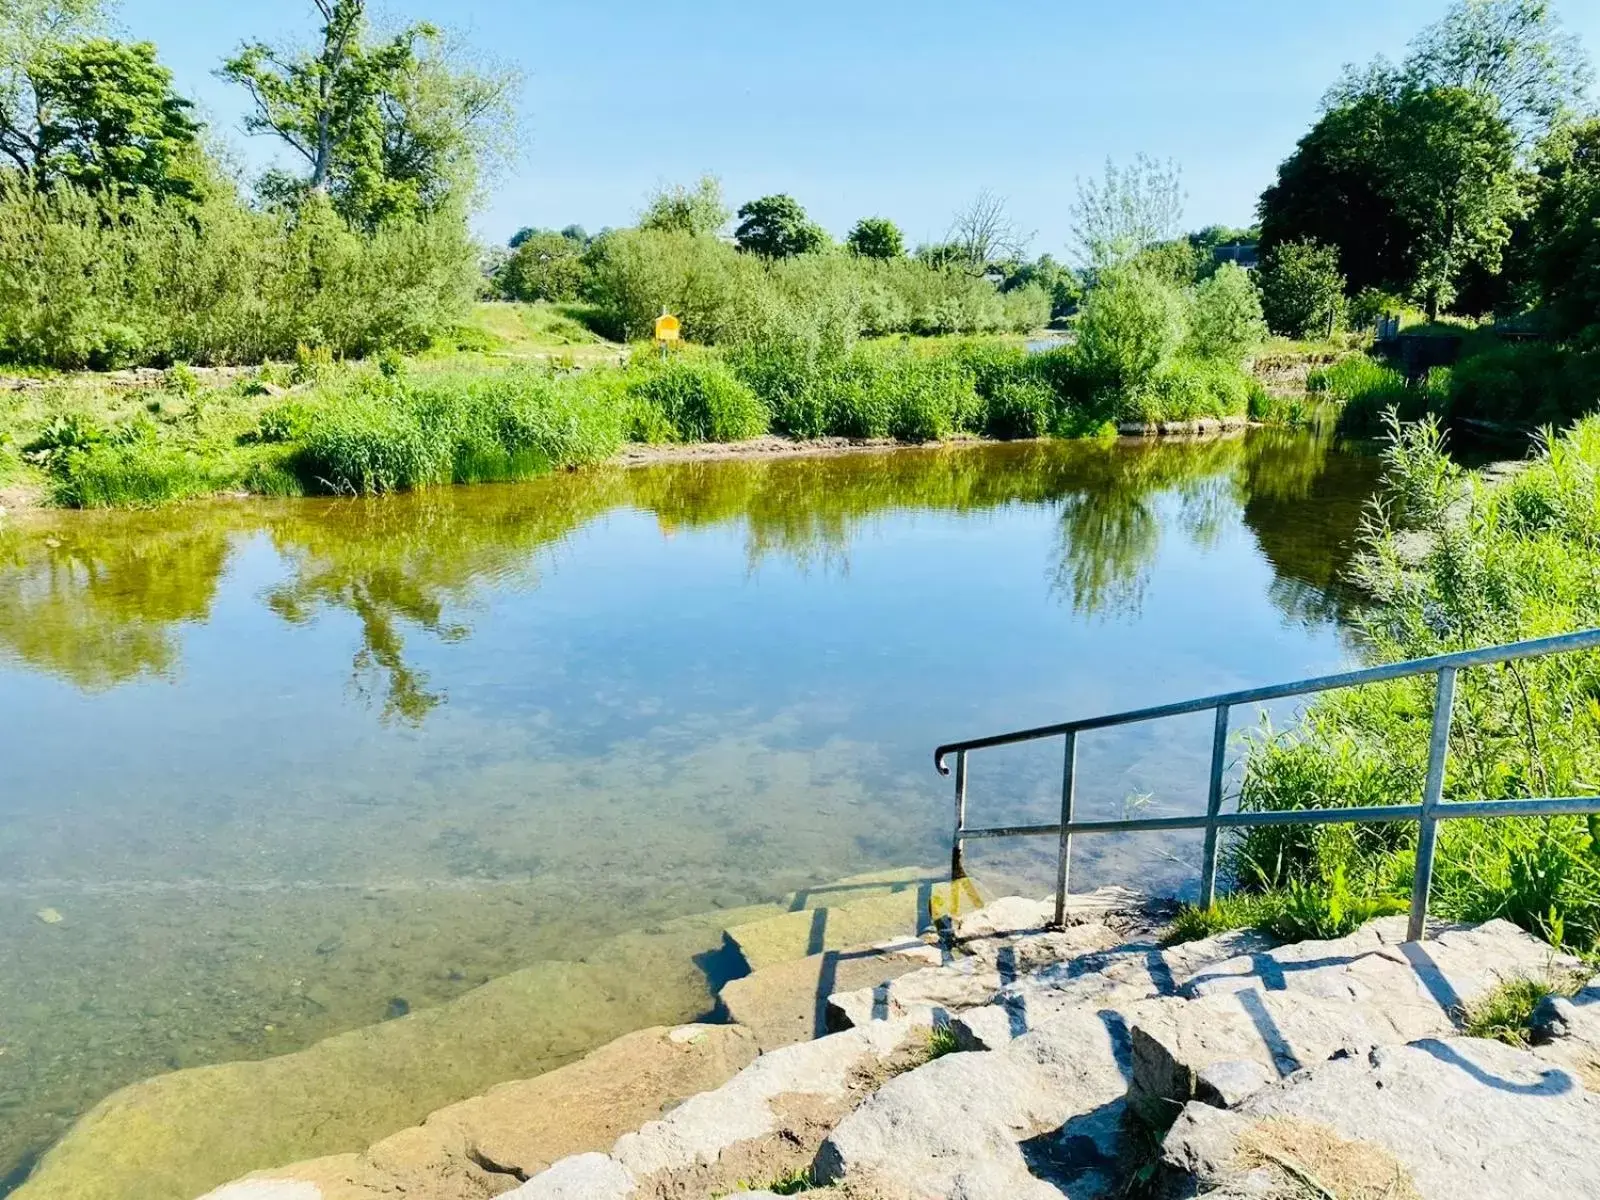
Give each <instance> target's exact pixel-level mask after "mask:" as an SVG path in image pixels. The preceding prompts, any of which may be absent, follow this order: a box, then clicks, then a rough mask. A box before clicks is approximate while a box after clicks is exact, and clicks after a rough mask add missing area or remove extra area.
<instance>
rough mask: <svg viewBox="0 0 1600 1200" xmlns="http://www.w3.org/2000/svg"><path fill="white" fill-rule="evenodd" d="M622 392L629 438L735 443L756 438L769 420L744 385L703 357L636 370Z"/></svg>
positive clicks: (718, 363) (722, 365)
mask: <svg viewBox="0 0 1600 1200" xmlns="http://www.w3.org/2000/svg"><path fill="white" fill-rule="evenodd" d="M627 394H628V399H629V401H630V412H629V420H630V436H631V437H632V438H633V439H634V440H635V441H642V442H659V441H666V442H736V441H740V440H741V439H744V438H753V437H759V436H760V435H761V434H763V433H765V432H766V431H767V425H768V423H769V421H770V417H769V415H768V412H767V408H766V405H764V404H762V402H761V400H760V398H759V397H758V396H757V395H756V394H755V391H754V390H753V389H752V388H751V387H750V386H749V384H747V383H745V382H744V381H743V380H742V379H740V378H739V377H738V376H737V375H735V374H734V373H733V371H732V369H731V368H729V367H728V366H727V364H725V363H723V362H721V361H720V360H718V359H715V358H711V357H709V356H698V355H697V356H694V357H686V358H676V359H673V360H672V361H671V362H669V363H667V364H665V365H664V366H661V367H655V368H648V367H647V368H646V369H645V370H643V371H639V372H636V373H635V378H633V379H632V380H631V381H630V383H629V384H628V392H627Z"/></svg>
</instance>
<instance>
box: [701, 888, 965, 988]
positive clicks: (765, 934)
mask: <svg viewBox="0 0 1600 1200" xmlns="http://www.w3.org/2000/svg"><path fill="white" fill-rule="evenodd" d="M824 896H826V898H827V900H828V902H827V903H826V904H825V905H823V906H820V907H813V908H806V907H800V905H801V903H802V902H804V901H809V900H815V899H818V898H821V897H824ZM979 903H980V900H979V896H978V892H977V887H976V885H975V884H974V883H973V882H972V881H971V880H970V879H967V880H962V881H960V882H959V883H956V884H952V883H951V882H950V881H949V878H948V876H946V877H945V878H943V879H940V878H938V877H937V876H934V875H930V874H922V875H916V876H907V877H905V878H900V879H894V880H868V881H862V882H859V883H857V884H846V885H838V887H837V888H835V889H833V890H830V891H823V890H819V891H814V892H810V893H804V894H797V895H796V896H795V898H794V905H795V906H794V907H792V908H791V910H790V911H789V912H785V913H782V914H779V915H776V916H769V917H765V918H762V919H759V920H755V921H749V922H745V923H742V924H731V925H729V926H728V927H727V937H728V941H729V943H730V944H731V945H732V946H733V947H734V948H735V949H736V950H738V952H739V954H740V955H741V956H742V957H743V959H744V961H745V963H746V964H747V966H748V967H749V969H750V970H751V971H759V970H761V969H762V968H763V967H770V966H773V965H774V964H776V963H780V962H791V961H793V960H794V959H798V958H809V957H810V956H812V955H815V954H821V953H824V952H825V951H829V950H842V949H845V948H846V947H850V946H859V945H865V944H870V943H873V942H881V941H885V940H888V939H890V938H896V937H915V936H916V935H918V934H920V933H923V932H924V931H927V930H931V929H932V928H933V925H934V922H935V921H936V920H938V919H939V918H941V917H943V916H946V915H949V914H950V913H952V912H960V911H963V910H965V909H971V908H976V907H978V906H979Z"/></svg>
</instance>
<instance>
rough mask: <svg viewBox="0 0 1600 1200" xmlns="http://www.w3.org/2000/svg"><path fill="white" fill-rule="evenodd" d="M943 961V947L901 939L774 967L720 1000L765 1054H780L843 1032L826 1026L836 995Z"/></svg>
mask: <svg viewBox="0 0 1600 1200" xmlns="http://www.w3.org/2000/svg"><path fill="white" fill-rule="evenodd" d="M941 961H943V955H942V953H941V951H940V949H939V947H937V946H930V945H927V944H926V943H924V942H921V941H918V940H916V939H914V938H911V939H897V940H894V941H890V942H887V943H883V944H881V945H879V946H872V947H862V948H860V949H856V950H844V951H828V952H827V953H825V954H813V955H810V956H808V957H806V958H797V959H792V960H790V961H788V962H780V963H775V964H773V965H772V966H770V967H763V968H761V970H759V971H755V972H752V973H751V974H749V975H746V976H744V977H743V978H741V979H735V980H733V981H732V982H730V983H726V984H724V985H723V987H722V991H721V992H720V993H719V995H720V997H721V1000H722V1003H723V1006H724V1007H725V1008H726V1009H727V1010H728V1016H729V1017H730V1018H731V1019H732V1020H734V1021H736V1022H738V1023H739V1024H740V1025H743V1026H745V1027H746V1028H747V1029H749V1030H750V1031H751V1032H752V1033H753V1034H755V1037H756V1042H757V1044H758V1045H760V1047H761V1048H762V1049H763V1050H776V1049H777V1048H778V1047H779V1046H788V1045H792V1044H793V1043H795V1042H799V1041H804V1040H806V1039H807V1038H814V1037H821V1036H822V1035H823V1034H825V1033H827V1032H828V1031H829V1029H830V1028H834V1029H837V1028H842V1026H839V1025H833V1026H830V1025H829V1023H828V997H829V996H830V995H832V994H833V993H834V992H836V991H839V990H851V991H853V990H859V989H861V988H870V987H873V986H875V985H877V984H879V983H883V982H885V981H887V980H890V979H896V978H898V977H899V976H901V975H904V974H907V973H908V972H911V971H915V970H917V969H919V968H921V967H925V966H928V965H930V964H931V965H938V964H939V963H940V962H941Z"/></svg>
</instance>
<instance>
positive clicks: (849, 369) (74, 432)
mask: <svg viewBox="0 0 1600 1200" xmlns="http://www.w3.org/2000/svg"><path fill="white" fill-rule="evenodd" d="M574 367H575V364H572V363H566V364H561V363H555V362H545V363H543V364H542V365H530V364H528V363H526V362H523V363H516V362H512V363H508V362H507V361H505V360H503V359H502V360H498V361H487V360H484V359H482V358H481V357H480V358H473V357H471V356H462V355H457V356H455V357H450V358H445V359H439V360H429V359H418V360H405V359H399V358H384V359H381V360H379V361H377V362H375V363H362V364H334V363H332V362H330V361H327V360H318V359H317V358H316V357H315V356H312V355H307V356H306V357H305V358H304V359H303V360H302V361H298V362H296V363H295V364H293V365H289V366H270V367H264V368H261V369H259V370H257V371H254V372H251V373H232V372H215V371H213V372H207V373H205V374H201V373H198V372H196V371H193V370H190V369H188V368H184V367H174V368H172V369H170V370H168V371H166V372H164V373H162V374H161V375H160V376H159V379H158V381H156V382H154V383H152V382H151V379H150V377H149V374H148V373H142V374H138V375H137V377H136V378H130V379H120V378H117V379H113V378H100V377H76V378H72V379H60V380H46V381H44V382H41V383H39V384H37V385H33V384H30V385H29V386H27V387H24V388H20V389H17V390H14V391H13V392H12V393H11V394H10V395H11V399H10V401H9V403H8V404H7V405H6V406H5V408H4V410H3V411H0V489H4V494H5V497H6V499H7V500H8V501H9V504H8V505H7V506H8V507H21V506H25V505H33V504H39V503H48V504H52V505H56V506H63V507H87V508H93V507H138V506H147V507H148V506H155V505H160V504H164V503H170V502H173V501H178V500H184V499H192V498H195V497H200V496H207V495H218V494H256V495H271V496H298V495H310V494H333V495H358V494H367V495H372V494H380V493H384V492H391V491H403V490H410V489H415V488H426V487H433V486H440V485H445V484H451V483H481V482H498V481H510V480H517V479H524V478H528V477H531V476H533V475H537V474H541V473H543V472H546V471H551V470H560V469H564V468H570V467H577V466H584V465H590V464H595V463H601V462H605V461H607V460H610V459H612V458H615V457H617V456H619V455H620V456H621V457H622V459H623V461H640V460H644V461H653V460H655V459H656V458H664V457H670V456H672V455H675V454H678V453H687V454H688V456H690V457H697V456H713V455H716V454H720V453H723V451H720V450H713V449H710V448H711V447H721V446H726V445H734V446H736V447H738V446H742V445H743V444H744V443H756V444H758V445H759V446H760V449H759V450H752V451H750V452H760V453H768V452H772V450H773V448H774V447H775V446H776V445H778V440H779V439H781V440H784V441H788V442H792V443H794V444H796V446H797V447H799V448H800V449H802V450H803V451H813V450H821V449H831V448H841V447H845V446H855V445H866V446H874V445H881V444H886V443H890V442H892V443H896V444H918V445H920V444H928V443H938V442H943V441H947V440H950V439H952V438H958V439H959V438H969V437H977V438H985V439H991V440H1011V439H1028V438H1037V437H1045V436H1051V437H1083V436H1108V435H1111V434H1114V433H1116V432H1117V431H1118V430H1119V428H1120V429H1123V430H1130V431H1131V430H1135V429H1137V430H1139V431H1141V432H1145V431H1157V432H1161V431H1174V430H1178V429H1183V428H1204V427H1206V426H1208V425H1220V424H1222V423H1228V424H1232V423H1236V422H1241V421H1242V420H1243V419H1244V418H1245V417H1246V415H1247V413H1248V412H1249V411H1250V409H1251V406H1252V397H1254V396H1256V395H1257V393H1258V391H1259V388H1258V385H1255V384H1254V383H1253V382H1252V380H1251V379H1250V377H1249V376H1248V375H1247V374H1246V373H1245V372H1244V371H1243V370H1242V369H1241V368H1238V367H1234V366H1231V365H1229V364H1227V363H1225V362H1222V361H1213V360H1200V359H1194V360H1187V359H1180V360H1178V361H1176V362H1174V363H1173V364H1172V367H1171V369H1170V370H1168V371H1167V372H1166V373H1165V374H1162V375H1160V376H1159V378H1158V379H1157V380H1156V381H1155V383H1154V384H1152V386H1151V387H1150V388H1149V389H1145V390H1141V391H1139V392H1137V393H1128V394H1124V393H1119V392H1115V391H1107V390H1105V389H1104V388H1102V387H1101V386H1100V385H1098V384H1096V383H1095V382H1094V377H1093V376H1092V373H1090V372H1089V370H1088V368H1087V367H1086V366H1085V364H1084V363H1082V362H1081V361H1080V356H1079V355H1078V353H1077V351H1076V349H1075V348H1074V347H1072V346H1065V347H1060V348H1054V349H1048V350H1045V351H1042V352H1039V353H1030V352H1029V351H1028V350H1027V349H1025V348H1024V347H1023V346H1021V345H1020V344H1018V343H1017V342H1016V341H1015V339H1002V338H990V339H937V338H934V339H903V340H887V341H879V342H862V343H859V344H857V345H856V346H855V347H854V348H852V349H849V350H848V351H844V352H840V353H836V354H828V355H822V356H820V357H818V356H817V355H809V354H807V355H801V356H800V357H798V358H796V357H794V356H793V355H791V354H789V352H788V351H785V350H782V349H780V348H774V347H763V348H762V349H761V351H760V352H759V353H752V354H749V355H745V354H742V353H737V352H728V353H722V352H716V351H711V350H704V349H696V348H692V347H691V348H686V349H684V350H683V351H681V352H677V353H675V354H674V355H672V356H670V357H669V358H668V359H665V360H663V359H660V358H658V357H657V356H656V355H655V354H654V352H653V351H648V352H641V351H635V352H634V353H633V354H632V355H631V357H629V358H628V359H627V361H626V362H624V363H622V364H621V365H594V366H590V367H588V368H586V369H582V370H578V369H574ZM685 447H688V448H692V449H688V450H687V451H685V450H682V449H680V448H685ZM644 448H648V449H644ZM668 448H670V449H668ZM733 452H734V453H740V452H744V451H743V450H738V449H736V450H735V451H733Z"/></svg>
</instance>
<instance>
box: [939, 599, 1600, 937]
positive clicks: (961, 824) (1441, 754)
mask: <svg viewBox="0 0 1600 1200" xmlns="http://www.w3.org/2000/svg"><path fill="white" fill-rule="evenodd" d="M1594 649H1600V629H1589V630H1584V631H1582V632H1580V633H1567V634H1562V635H1560V636H1558V637H1547V638H1534V639H1532V640H1530V641H1524V642H1510V643H1507V644H1506V645H1503V646H1486V647H1483V648H1482V649H1478V650H1461V651H1457V652H1455V653H1453V654H1439V655H1435V656H1434V657H1432V658H1416V659H1411V660H1409V661H1407V662H1398V663H1388V664H1386V665H1384V666H1379V667H1367V668H1365V669H1363V670H1360V671H1346V672H1343V673H1341V674H1338V675H1323V676H1319V677H1318V678H1315V679H1302V680H1298V681H1296V682H1294V683H1280V684H1273V685H1271V686H1268V687H1259V688H1247V689H1245V690H1243V691H1238V692H1224V693H1222V694H1220V695H1216V696H1206V697H1203V698H1201V699H1198V700H1184V701H1180V702H1178V703H1176V704H1160V705H1156V706H1155V707H1153V708H1140V709H1133V710H1131V711H1129V712H1121V713H1111V714H1106V715H1102V716H1097V717H1086V718H1083V719H1081V720H1077V721H1062V722H1060V723H1059V724H1055V725H1041V726H1038V727H1037V728H1034V729H1023V730H1018V731H1016V732H1014V733H1001V734H994V735H991V736H989V737H981V738H972V739H970V740H968V741H964V742H948V743H946V744H945V745H943V746H940V747H939V748H938V749H936V750H935V751H934V752H933V763H934V766H935V767H936V768H937V769H938V771H939V774H941V775H948V774H950V768H949V767H947V766H945V762H944V760H945V758H946V757H948V756H949V755H951V754H954V755H955V756H956V767H955V771H956V828H955V836H954V838H953V840H952V843H951V852H950V862H951V869H952V871H953V872H954V873H955V874H956V875H957V876H960V875H964V874H965V873H966V871H965V855H966V842H967V839H969V838H1005V837H1039V836H1049V835H1055V836H1057V837H1059V838H1060V849H1059V851H1058V853H1057V859H1056V911H1055V919H1056V924H1057V925H1060V924H1062V923H1063V922H1064V921H1065V919H1066V905H1067V884H1068V875H1069V872H1070V869H1071V864H1072V838H1073V835H1074V834H1079V833H1126V832H1136V831H1144V832H1148V831H1166V830H1181V829H1203V830H1205V835H1206V836H1205V856H1204V860H1203V862H1202V864H1201V868H1200V904H1201V906H1202V907H1207V906H1209V905H1210V904H1211V903H1212V901H1213V900H1214V899H1215V898H1216V889H1217V833H1218V831H1219V830H1222V829H1244V828H1249V827H1252V826H1257V825H1328V824H1342V823H1351V822H1358V821H1416V822H1418V835H1417V867H1416V883H1415V884H1414V886H1413V887H1412V890H1411V919H1410V925H1409V926H1408V935H1407V936H1408V937H1409V938H1410V940H1412V941H1417V940H1419V939H1420V938H1421V937H1422V935H1423V933H1424V927H1425V923H1426V920H1427V915H1428V894H1429V892H1430V891H1431V890H1432V887H1433V859H1434V841H1435V835H1436V829H1437V824H1438V822H1440V821H1447V820H1458V819H1461V818H1465V817H1478V818H1490V817H1520V816H1556V815H1570V814H1578V815H1582V814H1586V813H1600V796H1570V797H1539V798H1533V799H1527V800H1477V801H1456V802H1451V803H1445V802H1444V801H1443V795H1444V768H1445V759H1446V756H1447V754H1448V752H1449V745H1450V722H1451V718H1452V716H1453V711H1454V706H1455V690H1456V672H1457V671H1460V670H1463V669H1465V668H1467V667H1484V666H1493V665H1495V664H1496V663H1503V662H1514V661H1516V660H1518V659H1524V658H1538V657H1541V656H1542V655H1546V654H1562V653H1569V652H1571V651H1575V650H1594ZM1415 675H1437V676H1438V684H1437V687H1436V689H1435V692H1434V705H1433V727H1432V731H1431V733H1430V735H1429V739H1428V774H1427V778H1426V781H1425V782H1424V784H1423V788H1422V797H1421V802H1420V803H1418V804H1391V805H1383V806H1379V807H1373V808H1301V809H1284V810H1278V811H1272V812H1232V813H1224V812H1222V811H1221V808H1222V790H1223V789H1222V782H1223V775H1224V774H1225V772H1226V769H1227V749H1228V714H1229V712H1230V710H1231V709H1232V708H1233V707H1234V706H1235V705H1239V704H1258V703H1261V702H1263V701H1267V700H1283V699H1287V698H1289V697H1291V696H1305V695H1310V694H1312V693H1315V692H1326V691H1332V690H1335V689H1337V688H1348V687H1359V686H1360V685H1362V684H1366V683H1380V682H1383V681H1386V680H1390V679H1406V678H1409V677H1411V676H1415ZM1207 710H1212V711H1214V712H1215V713H1216V725H1215V728H1214V731H1213V735H1212V743H1211V779H1210V787H1209V788H1208V791H1207V796H1206V811H1205V815H1203V816H1193V817H1129V818H1124V819H1120V820H1096V821H1079V820H1074V819H1073V805H1074V799H1075V794H1076V790H1077V758H1078V734H1080V733H1082V732H1084V731H1086V730H1090V729H1106V728H1110V727H1113V726H1117V725H1132V724H1136V723H1139V722H1143V721H1157V720H1161V719H1162V718H1165V717H1177V716H1183V715H1186V714H1188V713H1198V712H1205V711H1207ZM1055 737H1059V738H1063V739H1064V742H1065V746H1064V753H1063V756H1062V767H1061V820H1060V821H1059V822H1057V823H1055V824H1050V825H1000V826H991V827H988V828H969V827H968V825H967V755H968V754H970V753H971V752H972V751H974V750H987V749H990V748H992V747H995V746H1012V745H1016V744H1018V743H1020V742H1032V741H1039V740H1041V739H1044V738H1055Z"/></svg>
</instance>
